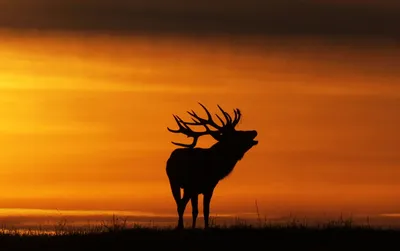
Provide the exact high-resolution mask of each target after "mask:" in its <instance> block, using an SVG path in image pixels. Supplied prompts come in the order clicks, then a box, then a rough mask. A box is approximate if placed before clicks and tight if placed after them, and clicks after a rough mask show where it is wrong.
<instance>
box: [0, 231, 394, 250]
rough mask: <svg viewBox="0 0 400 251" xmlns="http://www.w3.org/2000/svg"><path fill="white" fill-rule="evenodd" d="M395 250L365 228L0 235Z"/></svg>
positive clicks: (15, 242) (1, 243)
mask: <svg viewBox="0 0 400 251" xmlns="http://www.w3.org/2000/svg"><path fill="white" fill-rule="evenodd" d="M233 248H235V249H240V250H243V249H258V250H319V251H325V250H379V251H381V250H400V230H394V229H393V230H384V229H373V228H370V227H332V228H329V227H328V228H309V227H291V226H288V227H265V228H251V227H231V228H211V229H208V230H203V229H196V230H190V229H188V230H183V231H177V230H171V229H149V228H147V229H146V228H133V229H126V230H120V231H110V232H104V233H89V234H60V235H56V236H44V235H42V236H32V235H6V234H2V235H0V250H53V251H57V250H99V249H104V250H159V249H164V250H166V249H168V250H170V249H171V250H227V249H233Z"/></svg>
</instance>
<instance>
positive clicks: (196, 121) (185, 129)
mask: <svg viewBox="0 0 400 251" xmlns="http://www.w3.org/2000/svg"><path fill="white" fill-rule="evenodd" d="M199 104H200V105H201V107H203V109H204V110H205V112H206V114H207V119H204V118H201V117H200V116H198V115H197V114H196V113H195V112H194V111H193V110H191V111H190V112H189V111H188V112H187V113H189V115H191V116H192V121H193V122H185V121H183V120H182V119H181V118H180V117H179V116H177V115H173V116H174V119H175V121H176V123H177V124H178V127H179V129H177V130H172V129H170V128H168V127H167V129H168V131H170V132H172V133H182V134H184V135H186V136H187V137H192V138H193V142H192V144H182V143H176V142H172V143H173V144H175V145H178V146H183V147H188V148H193V147H195V146H196V144H197V141H198V139H199V137H201V136H203V135H211V136H212V137H213V138H214V139H215V140H219V139H220V134H221V133H222V132H224V131H226V130H234V129H235V126H236V125H237V124H238V122H239V120H240V117H241V113H240V110H239V109H234V110H233V111H234V113H235V118H234V119H233V121H232V117H231V116H230V115H229V114H228V113H227V112H225V111H224V110H223V109H222V108H221V107H220V106H219V105H218V108H219V109H220V110H221V112H222V114H223V115H224V117H225V119H226V122H224V121H223V120H222V119H221V117H220V116H218V114H216V116H217V118H218V119H219V121H220V122H221V124H222V126H219V125H218V124H217V123H215V122H214V120H213V119H212V116H211V114H210V112H209V111H208V110H207V108H206V107H205V106H204V105H203V104H201V103H199ZM189 125H194V126H199V125H201V126H204V127H205V128H206V131H204V132H195V131H193V130H192V129H190V127H189ZM208 126H212V127H214V128H215V129H217V131H212V130H210V128H209V127H208Z"/></svg>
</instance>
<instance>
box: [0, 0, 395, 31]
mask: <svg viewBox="0 0 400 251" xmlns="http://www.w3.org/2000/svg"><path fill="white" fill-rule="evenodd" d="M390 3H391V2H390V1H383V3H382V1H381V3H380V4H371V3H370V4H360V3H359V4H357V3H353V4H337V3H331V2H315V1H308V2H305V1H268V2H267V1H261V0H249V1H235V2H232V1H227V0H223V1H217V2H214V3H213V4H211V5H210V4H208V3H207V4H206V3H205V2H199V1H179V0H169V1H156V0H153V1H134V2H132V1H124V0H117V1H109V0H102V1H92V0H90V1H85V2H84V3H82V1H77V0H73V1H65V0H64V1H57V2H55V1H46V0H41V1H35V2H34V3H33V2H32V1H23V0H19V1H12V2H11V1H2V2H0V5H2V6H0V7H2V8H1V10H0V27H8V28H20V29H26V28H37V29H48V30H73V31H107V32H157V33H169V32H173V33H186V34H187V33H196V34H197V33H236V34H248V33H251V34H299V35H303V34H325V35H335V34H353V35H391V36H393V35H396V36H397V35H399V32H398V29H397V26H396V24H397V23H399V19H400V17H399V16H398V15H397V13H398V10H399V6H398V5H397V4H393V3H392V4H390Z"/></svg>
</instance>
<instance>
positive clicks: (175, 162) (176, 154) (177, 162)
mask: <svg viewBox="0 0 400 251" xmlns="http://www.w3.org/2000/svg"><path fill="white" fill-rule="evenodd" d="M199 104H200V105H201V106H202V107H203V109H204V110H205V112H206V114H207V117H208V118H207V119H204V118H201V117H199V116H198V115H197V114H196V113H195V112H194V111H193V110H192V111H188V113H189V114H190V116H191V119H192V121H191V122H185V121H183V120H182V119H181V118H180V117H179V116H177V115H173V116H174V118H175V121H176V123H177V124H178V127H179V128H178V129H177V130H172V129H170V128H169V127H167V129H168V131H170V132H172V133H182V134H184V135H186V136H187V137H191V138H193V142H192V143H191V144H183V143H176V142H172V143H173V144H175V145H177V146H181V147H182V148H177V149H175V150H174V151H173V152H172V153H171V155H170V157H169V159H168V161H167V167H166V172H167V176H168V179H169V183H170V186H171V190H172V195H173V197H174V199H175V202H176V205H177V210H178V215H179V220H178V226H177V229H183V228H184V227H183V214H184V211H185V208H186V205H187V203H188V202H189V200H190V201H191V204H192V218H193V223H192V228H195V227H196V219H197V216H198V196H199V194H203V213H204V227H205V228H208V227H209V214H210V202H211V197H212V195H213V192H214V189H215V187H216V186H217V184H218V182H219V181H220V180H222V179H224V178H225V177H227V176H228V175H229V174H230V173H231V172H232V170H233V169H234V167H235V165H236V163H237V162H238V161H239V160H241V159H242V158H243V156H244V154H245V153H246V152H247V151H248V150H250V149H251V148H252V147H253V146H254V145H257V143H258V141H256V140H254V138H255V137H256V136H257V131H255V130H252V131H237V130H236V129H235V127H236V125H237V124H238V123H239V121H240V118H241V112H240V110H239V109H234V115H235V116H234V119H232V117H231V116H230V115H229V114H228V113H227V112H225V111H224V110H223V109H222V108H221V107H220V106H219V105H218V108H219V109H220V110H221V112H222V114H223V116H224V117H225V120H226V121H223V120H222V119H221V117H220V116H218V114H216V116H217V118H218V119H219V121H220V122H221V124H222V125H218V124H217V123H215V122H214V120H213V118H212V116H211V114H210V112H209V111H208V110H207V108H206V107H205V106H204V105H202V104H201V103H199ZM189 126H202V127H204V128H205V130H204V131H201V132H199V131H193V130H192V129H191V128H190V127H189ZM210 127H212V128H211V129H210ZM203 135H210V136H212V137H213V138H214V139H215V140H216V141H217V142H216V143H215V144H214V145H213V146H211V147H210V148H200V147H195V146H196V144H197V141H198V139H199V137H201V136H203ZM181 188H182V189H183V197H182V198H181Z"/></svg>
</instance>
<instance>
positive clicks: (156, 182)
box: [0, 0, 400, 215]
mask: <svg viewBox="0 0 400 251" xmlns="http://www.w3.org/2000/svg"><path fill="white" fill-rule="evenodd" d="M32 2H33V1H23V0H18V1H16V0H12V1H11V0H0V6H1V5H2V6H3V8H0V27H1V29H0V30H1V31H0V40H1V42H0V117H1V120H0V148H1V149H0V172H1V175H0V208H24V209H51V210H55V209H59V210H62V209H65V210H96V211H101V210H114V211H124V210H128V211H141V212H147V213H154V214H172V215H173V214H175V212H176V209H175V203H174V201H173V198H172V195H171V192H170V188H169V184H168V179H167V176H166V173H165V164H166V160H167V159H168V157H169V154H170V153H171V151H172V150H173V149H174V148H175V146H174V145H172V144H171V141H185V140H187V139H186V138H185V137H183V136H182V137H180V136H178V135H172V134H171V133H169V132H168V131H167V129H166V127H167V126H168V127H175V126H176V125H175V121H174V120H173V117H172V114H178V115H182V117H185V118H187V117H186V115H185V112H186V111H187V110H191V109H194V110H196V111H199V112H200V113H202V111H201V107H200V106H199V105H198V104H197V102H202V103H203V104H205V105H206V106H207V107H208V108H209V109H210V110H211V111H213V113H215V112H218V109H217V104H219V105H221V106H222V107H223V108H224V109H226V110H228V111H233V109H234V108H240V109H241V110H242V113H243V118H242V121H241V123H239V125H238V129H242V130H246V129H249V130H253V129H255V130H257V131H258V133H259V136H258V140H259V144H258V145H257V146H256V147H254V148H253V149H251V150H250V151H249V152H248V153H247V154H246V155H245V157H244V159H243V160H242V161H240V162H239V163H238V165H237V166H236V168H235V170H234V171H233V173H232V174H231V175H230V176H229V177H228V178H227V179H225V180H223V181H222V182H221V183H220V184H219V185H218V187H217V188H216V191H215V194H214V197H213V201H212V207H211V213H212V214H213V213H217V214H225V213H226V214H241V213H254V211H255V200H257V203H258V206H259V207H260V211H261V212H262V213H263V214H265V215H285V214H289V213H290V212H300V213H304V214H309V215H312V214H317V213H332V214H340V212H350V213H354V214H360V215H378V214H396V213H400V201H399V200H398V198H399V195H400V194H399V191H400V145H399V142H400V133H399V128H400V116H399V110H400V71H399V69H400V61H399V58H400V49H399V45H398V40H397V39H396V38H398V33H397V32H398V31H396V29H395V26H394V25H393V23H392V21H394V20H396V18H398V17H396V16H395V15H393V13H394V10H399V4H398V3H396V1H368V3H364V4H361V3H360V2H361V1H339V2H338V1H315V0H314V1H311V0H309V1H292V2H290V1H280V3H278V2H277V1H272V2H271V3H270V4H269V5H268V6H263V7H268V8H261V5H260V4H261V1H256V0H251V1H243V3H242V4H243V5H242V4H237V5H230V8H226V4H227V2H228V1H221V2H220V3H219V2H218V4H215V6H206V5H205V4H197V3H196V4H195V2H194V1H189V2H188V3H187V4H186V5H185V6H184V5H182V4H181V1H177V0H175V1H172V0H171V1H135V3H132V1H130V2H128V1H122V0H119V1H112V3H111V1H85V4H84V5H83V6H81V5H78V4H77V2H78V1H66V0H65V1H57V3H58V4H54V1H46V0H41V1H35V4H32ZM167 2H169V4H168V5H167V4H166V3H167ZM186 2H187V1H186ZM192 2H193V3H192ZM229 2H230V1H229ZM350 2H351V3H350ZM191 3H192V4H191ZM258 5H259V6H258ZM257 6H258V8H257ZM296 6H303V7H302V9H301V8H300V9H298V10H302V11H303V12H302V11H299V12H297V11H294V10H293V8H294V7H296ZM111 7H114V8H115V9H114V12H112V13H111V12H108V10H109V8H111ZM274 8H275V9H274ZM357 8H359V10H360V11H358V12H357V11H356V10H357ZM63 9H65V13H64V12H63V13H64V14H62V15H58V16H57V19H54V17H55V16H56V14H57V11H61V10H63ZM225 10H226V12H225ZM252 10H258V12H257V15H254V17H252V15H251V14H249V13H251V12H252ZM273 10H276V11H275V12H273ZM316 10H318V11H316ZM279 11H280V12H279ZM285 11H288V12H285ZM291 11H293V16H292V15H291V14H290V15H289V14H288V13H291ZM324 11H326V13H331V15H332V16H335V17H337V16H336V15H337V14H338V13H343V16H342V17H343V18H342V19H341V18H337V19H335V20H336V21H337V22H336V23H335V24H336V25H334V24H333V23H332V22H331V21H332V20H328V19H318V17H321V15H322V14H323V13H325V12H324ZM352 11H353V12H352ZM60 13H61V12H60ZM107 13H108V14H107ZM116 13H120V14H118V15H117V14H116ZM132 13H136V14H135V15H133V16H130V14H132ZM138 13H139V14H140V15H139V14H138ZM174 13H179V15H175V18H171V17H172V16H174V15H173V14H174ZM188 13H191V15H193V17H196V18H198V19H196V18H191V19H190V20H189V21H188V23H187V24H186V25H185V26H174V24H175V23H180V24H181V22H180V20H181V19H182V20H183V18H187V15H189V14H188ZM193 13H194V14H193ZM196 13H197V14H196ZM224 13H225V14H224ZM266 13H275V14H274V16H272V17H271V16H270V17H268V18H267V17H265V15H264V14H266ZM304 13H311V15H307V16H308V17H309V19H308V20H304V19H302V15H303V14H304ZM349 13H352V15H353V14H354V17H358V18H357V21H355V22H354V23H353V25H346V24H347V23H346V22H349V20H348V19H347V18H346V17H351V16H352V15H350V14H349ZM125 15H126V16H125ZM288 15H289V16H288ZM189 16H190V15H189ZM382 16H386V17H387V18H386V19H384V20H383V19H380V17H382ZM204 17H208V18H209V19H207V20H209V23H207V22H206V21H200V20H203V19H202V18H204ZM217 17H221V18H220V19H218V18H217ZM250 17H251V18H250ZM367 17H369V18H372V17H373V18H376V20H379V21H380V22H374V23H373V24H371V25H370V26H368V24H367V23H365V22H362V20H364V19H363V18H367ZM241 18H242V19H243V20H244V21H243V22H240V20H242V19H241ZM269 18H271V19H269ZM296 18H297V19H299V20H300V19H301V20H303V21H302V22H299V24H298V26H295V23H296V22H293V20H294V19H296ZM107 20H114V21H113V22H108V21H107ZM124 20H125V22H122V21H124ZM138 20H140V22H138ZM196 20H197V21H196ZM271 20H281V21H282V20H288V21H287V22H281V23H277V27H275V28H274V27H273V26H272V24H273V23H272V24H271V23H269V21H271ZM318 20H321V22H320V25H317V24H316V23H317V21H318ZM360 20H361V21H360ZM365 20H367V19H365ZM365 20H364V21H365ZM233 21H235V22H240V23H241V26H240V27H238V26H235V25H232V22H233ZM255 22H256V23H257V24H258V25H259V26H254V25H253V24H254V23H255ZM138 23H139V24H138ZM163 23H164V24H165V25H164V26H163V25H161V24H163ZM216 23H217V24H218V25H217V26H215V25H214V24H216ZM267 23H268V25H269V26H268V27H272V28H271V29H270V28H265V27H266V26H265V25H263V24H267ZM322 24H323V25H326V26H323V25H322ZM321 25H322V26H321ZM363 25H364V26H363ZM323 27H326V29H324V28H323ZM366 27H367V28H366ZM368 27H369V28H368ZM175 28H176V29H175ZM147 29H148V31H149V32H148V33H146V31H147ZM150 31H151V33H150ZM208 31H210V32H211V33H212V34H211V33H210V34H211V35H210V34H205V33H204V32H208ZM246 31H249V32H246ZM339 31H343V34H338V33H340V32H339ZM352 32H354V33H355V34H359V35H360V34H362V35H363V36H351V37H349V36H348V35H349V34H351V33H352ZM247 33H251V35H249V34H247ZM193 34H200V35H198V36H196V37H193ZM277 34H279V35H282V36H277ZM340 35H346V36H340ZM365 35H367V36H365ZM213 143H214V142H213V140H212V139H211V138H207V137H205V138H204V139H201V140H200V142H199V146H201V147H209V146H210V145H211V144H213ZM189 210H190V206H188V211H187V212H190V211H189Z"/></svg>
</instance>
